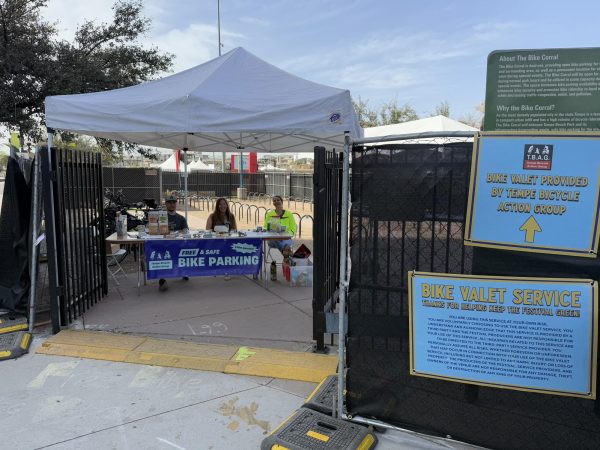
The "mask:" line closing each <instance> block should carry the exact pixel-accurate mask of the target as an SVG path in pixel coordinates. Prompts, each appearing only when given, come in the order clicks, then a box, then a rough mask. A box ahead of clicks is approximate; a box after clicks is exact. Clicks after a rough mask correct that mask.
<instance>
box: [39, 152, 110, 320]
mask: <svg viewBox="0 0 600 450" xmlns="http://www.w3.org/2000/svg"><path fill="white" fill-rule="evenodd" d="M46 152H47V149H44V150H43V151H42V153H41V155H42V158H44V159H43V160H42V161H43V163H44V164H43V175H44V192H45V194H46V195H45V197H44V202H45V211H46V230H47V231H46V232H47V234H53V235H54V236H55V239H51V238H49V239H48V263H49V273H50V296H51V299H50V301H51V304H52V305H58V314H57V315H56V314H54V313H53V317H52V321H53V331H54V332H56V331H58V330H59V329H60V326H65V325H67V324H69V323H71V322H72V321H73V320H75V319H76V318H78V317H80V316H81V315H82V314H83V313H84V312H85V311H86V310H88V309H89V308H91V307H92V306H93V305H94V304H96V303H97V302H98V301H99V300H100V299H101V298H102V296H103V295H105V294H106V288H107V279H106V275H107V274H106V249H105V241H104V233H103V232H102V230H104V210H103V201H102V198H103V196H102V193H103V187H102V161H101V157H100V155H99V154H96V153H91V152H84V151H79V150H75V151H73V150H61V149H54V148H53V149H52V151H51V159H52V164H51V166H50V165H49V163H48V161H47V153H46ZM50 185H52V191H53V194H54V195H53V196H50ZM49 222H50V223H51V225H50V226H49Z"/></svg>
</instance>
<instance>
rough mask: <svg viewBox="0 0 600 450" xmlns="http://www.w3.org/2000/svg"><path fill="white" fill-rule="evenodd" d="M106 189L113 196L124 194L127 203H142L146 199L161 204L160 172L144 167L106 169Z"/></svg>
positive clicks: (103, 171)
mask: <svg viewBox="0 0 600 450" xmlns="http://www.w3.org/2000/svg"><path fill="white" fill-rule="evenodd" d="M102 174H103V178H104V180H103V181H104V188H105V189H109V190H110V191H111V192H112V193H113V194H116V193H117V192H118V191H121V192H123V195H124V196H125V203H129V204H132V203H140V202H143V201H144V200H145V199H147V200H150V199H152V200H154V201H156V202H157V203H158V202H160V171H159V170H158V169H144V168H142V167H104V168H103V170H102Z"/></svg>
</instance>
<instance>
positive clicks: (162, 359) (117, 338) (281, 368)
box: [36, 330, 337, 383]
mask: <svg viewBox="0 0 600 450" xmlns="http://www.w3.org/2000/svg"><path fill="white" fill-rule="evenodd" d="M36 353H40V354H45V355H59V356H71V357H76V358H87V359H100V360H105V361H116V362H128V363H134V364H147V365H153V366H164V367H178V368H183V369H195V370H208V371H212V372H223V373H228V374H238V375H255V376H262V377H270V378H283V379H288V380H299V381H310V382H314V383H319V382H320V381H321V380H323V378H325V377H326V376H328V375H332V374H335V372H336V369H337V357H336V356H329V355H317V354H314V353H306V352H292V351H287V350H276V349H269V348H258V347H239V346H234V345H219V344H201V343H196V342H181V341H175V340H169V339H156V338H151V337H145V336H129V335H121V334H113V333H106V332H100V331H76V330H64V331H61V332H60V333H58V334H57V335H55V336H52V337H51V338H50V339H48V340H47V341H45V342H44V343H43V344H42V345H41V346H40V347H38V349H37V350H36Z"/></svg>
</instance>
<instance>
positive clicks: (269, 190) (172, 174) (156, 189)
mask: <svg viewBox="0 0 600 450" xmlns="http://www.w3.org/2000/svg"><path fill="white" fill-rule="evenodd" d="M103 178H104V187H105V189H109V190H110V191H112V192H113V193H115V194H116V193H117V192H118V191H119V190H120V191H122V192H123V194H124V196H125V199H126V201H127V202H128V203H139V202H143V201H144V200H145V199H154V200H155V201H156V202H157V203H160V202H161V200H162V199H163V198H164V197H165V196H166V195H167V194H168V193H171V192H174V191H176V192H179V193H183V191H184V189H185V176H184V174H183V173H181V172H176V171H168V170H160V169H143V168H126V167H104V169H103ZM240 186H242V187H244V188H246V191H247V195H248V196H249V198H250V199H253V198H255V199H264V200H265V202H267V203H268V202H269V199H270V198H271V197H272V196H273V195H280V196H281V197H283V198H284V199H286V200H288V201H290V202H295V203H296V205H297V204H298V203H311V204H312V202H313V176H312V174H304V173H302V174H299V173H291V172H268V173H263V172H261V173H251V174H248V173H244V174H242V179H241V180H240V174H239V173H236V172H200V171H192V172H189V173H188V179H187V187H188V193H189V196H190V197H196V198H200V197H207V198H215V197H226V198H235V197H237V189H238V188H239V187H240Z"/></svg>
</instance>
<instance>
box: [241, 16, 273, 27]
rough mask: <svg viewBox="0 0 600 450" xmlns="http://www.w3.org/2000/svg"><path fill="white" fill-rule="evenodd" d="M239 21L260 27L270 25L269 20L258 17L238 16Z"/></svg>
mask: <svg viewBox="0 0 600 450" xmlns="http://www.w3.org/2000/svg"><path fill="white" fill-rule="evenodd" d="M239 21H240V22H243V23H247V24H250V25H258V26H261V27H268V26H269V25H271V22H269V21H268V20H265V19H259V18H258V17H240V18H239Z"/></svg>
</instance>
